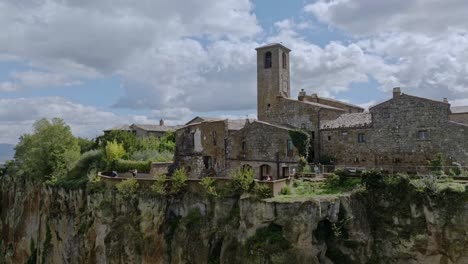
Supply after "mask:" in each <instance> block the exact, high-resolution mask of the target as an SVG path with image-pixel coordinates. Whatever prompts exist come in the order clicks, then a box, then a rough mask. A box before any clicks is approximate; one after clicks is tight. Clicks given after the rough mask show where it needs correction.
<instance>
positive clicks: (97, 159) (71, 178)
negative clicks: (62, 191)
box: [53, 150, 103, 189]
mask: <svg viewBox="0 0 468 264" xmlns="http://www.w3.org/2000/svg"><path fill="white" fill-rule="evenodd" d="M102 156H103V153H102V151H101V150H90V151H87V152H85V153H83V154H82V155H81V157H80V159H79V160H78V162H77V163H76V164H75V166H74V167H73V168H72V169H71V170H70V171H69V172H68V173H67V175H66V176H65V177H61V178H57V179H56V181H55V182H54V183H53V184H54V185H56V186H59V187H63V188H66V189H78V188H81V187H84V186H86V183H87V182H88V180H89V178H90V177H89V174H90V171H91V170H94V171H96V170H97V169H98V168H100V165H101V163H102V162H101V160H102Z"/></svg>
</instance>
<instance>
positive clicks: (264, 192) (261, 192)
mask: <svg viewBox="0 0 468 264" xmlns="http://www.w3.org/2000/svg"><path fill="white" fill-rule="evenodd" d="M253 193H254V194H255V196H256V197H257V198H258V199H266V198H270V197H272V193H271V189H270V187H268V185H266V184H259V183H256V184H255V186H254V189H253Z"/></svg>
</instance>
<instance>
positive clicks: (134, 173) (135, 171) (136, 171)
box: [132, 169, 138, 178]
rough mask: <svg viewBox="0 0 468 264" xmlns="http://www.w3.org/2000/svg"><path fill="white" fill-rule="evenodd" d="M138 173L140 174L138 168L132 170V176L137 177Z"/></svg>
mask: <svg viewBox="0 0 468 264" xmlns="http://www.w3.org/2000/svg"><path fill="white" fill-rule="evenodd" d="M137 174H138V170H137V169H134V170H133V171H132V176H133V178H135V177H136V176H137Z"/></svg>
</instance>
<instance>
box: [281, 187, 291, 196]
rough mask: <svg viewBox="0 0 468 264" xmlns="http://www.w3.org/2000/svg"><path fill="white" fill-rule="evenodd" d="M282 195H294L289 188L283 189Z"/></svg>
mask: <svg viewBox="0 0 468 264" xmlns="http://www.w3.org/2000/svg"><path fill="white" fill-rule="evenodd" d="M280 194H281V195H291V194H292V191H291V188H290V187H289V186H284V187H283V188H281V191H280Z"/></svg>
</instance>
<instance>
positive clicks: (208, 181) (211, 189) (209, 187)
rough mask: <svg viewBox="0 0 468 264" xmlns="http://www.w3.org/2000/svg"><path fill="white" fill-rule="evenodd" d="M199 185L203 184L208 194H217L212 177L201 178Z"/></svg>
mask: <svg viewBox="0 0 468 264" xmlns="http://www.w3.org/2000/svg"><path fill="white" fill-rule="evenodd" d="M200 185H201V186H203V188H204V189H205V191H206V193H207V194H208V195H210V196H218V193H217V191H216V187H215V180H214V179H213V178H203V179H202V180H201V182H200Z"/></svg>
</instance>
